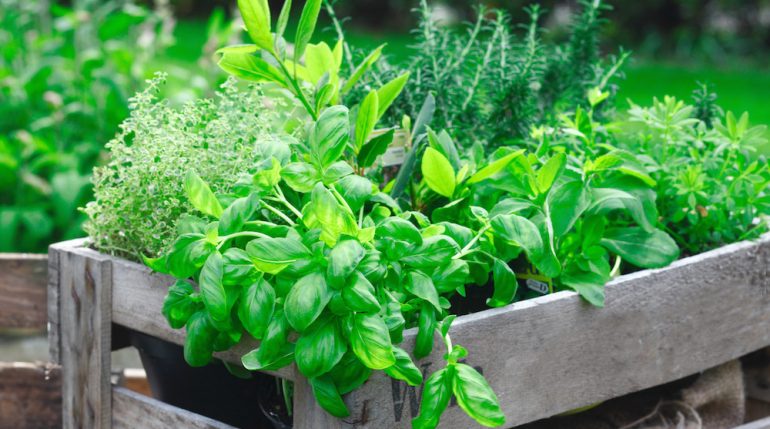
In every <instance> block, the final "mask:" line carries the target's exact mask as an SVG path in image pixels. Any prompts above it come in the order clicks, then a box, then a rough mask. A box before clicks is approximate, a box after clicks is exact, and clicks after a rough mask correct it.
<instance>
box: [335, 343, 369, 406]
mask: <svg viewBox="0 0 770 429" xmlns="http://www.w3.org/2000/svg"><path fill="white" fill-rule="evenodd" d="M329 374H330V375H331V376H332V379H333V380H334V384H335V385H336V386H337V390H338V391H339V392H340V395H345V394H347V393H350V392H352V391H354V390H356V389H358V388H359V387H361V385H363V384H364V383H365V382H366V380H368V379H369V376H370V375H371V374H372V370H371V369H369V368H367V367H366V366H364V365H363V364H362V363H361V361H360V360H358V358H357V357H356V355H355V353H353V351H352V350H348V351H347V352H346V353H345V355H344V356H343V357H342V359H341V360H340V361H339V362H338V363H337V365H336V366H335V367H334V369H332V370H331V372H330V373H329Z"/></svg>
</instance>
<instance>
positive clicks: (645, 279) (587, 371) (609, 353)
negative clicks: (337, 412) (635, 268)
mask: <svg viewBox="0 0 770 429" xmlns="http://www.w3.org/2000/svg"><path fill="white" fill-rule="evenodd" d="M768 264H770V239H768V237H764V238H762V239H761V240H759V241H758V242H756V243H750V242H746V243H738V244H735V245H730V246H726V247H724V248H721V249H718V250H715V251H712V252H708V253H705V254H702V255H699V256H695V257H691V258H687V259H683V260H681V261H678V262H676V263H674V264H673V265H672V266H670V267H668V268H664V269H660V270H648V271H642V272H638V273H635V274H631V275H627V276H623V277H620V278H618V279H616V280H615V281H613V282H612V283H611V284H609V285H608V286H607V306H606V308H604V309H597V308H592V307H591V306H589V305H587V304H586V303H585V302H583V301H582V300H581V299H580V298H579V297H578V296H577V295H576V294H574V293H570V292H560V293H557V294H554V295H550V296H546V297H543V298H540V299H535V300H531V301H526V302H521V303H516V304H514V305H511V306H508V307H505V308H500V309H492V310H487V311H483V312H480V313H475V314H472V315H468V316H463V317H459V318H458V319H457V320H456V321H455V323H454V325H453V327H452V330H451V332H450V334H451V337H452V339H453V341H454V343H455V344H461V345H463V346H465V347H466V348H467V349H468V350H469V351H470V355H469V356H468V361H467V363H468V364H470V365H472V366H475V367H478V368H480V369H481V370H482V371H483V373H484V375H485V376H486V378H487V379H488V380H489V381H490V383H491V385H492V387H493V389H494V390H495V392H496V393H497V395H498V397H499V399H500V402H501V405H502V408H503V412H504V413H505V415H506V416H507V423H506V427H511V426H516V425H520V424H524V423H527V422H530V421H533V420H537V419H540V418H545V417H549V416H552V415H555V414H558V413H562V412H565V411H568V410H572V409H575V408H578V407H582V406H586V405H589V404H593V403H596V402H600V401H604V400H607V399H610V398H613V397H618V396H621V395H624V394H627V393H631V392H635V391H639V390H642V389H645V388H648V387H652V386H657V385H660V384H664V383H666V382H669V381H672V380H677V379H679V378H682V377H685V376H688V375H691V374H694V373H697V372H699V371H702V370H704V369H706V368H711V367H714V366H717V365H719V364H721V363H724V362H727V361H729V360H732V359H735V358H737V357H739V356H742V355H745V354H747V353H749V352H752V351H754V350H758V349H760V348H762V347H764V346H767V345H769V344H770V293H769V292H770V276H768ZM415 334H416V332H415V331H414V330H412V331H409V332H407V333H406V335H405V341H406V343H405V346H406V347H405V348H406V349H407V350H411V348H412V344H413V342H414V338H415ZM443 353H444V351H443V350H440V349H439V350H437V351H436V352H434V354H433V355H432V356H431V357H429V358H427V359H425V360H423V361H422V362H420V363H419V364H420V365H421V366H422V367H423V368H424V369H427V371H425V372H426V375H427V373H432V372H433V371H435V370H436V369H438V368H440V367H441V366H442V365H443V364H442V359H441V356H442V354H443ZM426 367H427V368H426ZM418 399H419V392H418V391H416V390H412V389H407V388H406V386H404V385H403V384H400V383H394V382H392V381H391V380H390V379H387V378H386V377H384V376H382V374H377V375H375V376H373V377H372V379H370V381H369V382H367V383H366V384H365V385H364V386H363V388H362V389H361V390H359V391H356V392H353V393H352V394H351V395H349V397H348V398H347V402H348V403H349V406H350V407H351V412H352V413H353V417H352V420H351V423H350V424H349V426H348V427H355V428H376V429H382V428H393V429H396V428H398V429H400V428H404V429H405V428H408V427H409V421H410V420H411V418H412V416H413V414H414V411H416V409H415V407H413V405H414V404H416V403H417V400H418ZM364 410H365V412H364ZM440 427H442V428H458V429H459V428H463V429H464V428H471V427H478V425H476V424H475V423H474V422H473V421H471V420H470V419H469V418H468V417H466V416H465V415H464V413H463V412H462V411H461V410H460V409H459V408H458V407H457V406H453V407H450V408H449V409H448V410H447V412H446V413H445V414H444V416H443V418H442V420H441V425H440Z"/></svg>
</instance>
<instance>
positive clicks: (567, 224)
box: [546, 181, 591, 238]
mask: <svg viewBox="0 0 770 429" xmlns="http://www.w3.org/2000/svg"><path fill="white" fill-rule="evenodd" d="M590 203H591V198H590V195H589V194H588V192H586V190H585V186H584V184H583V182H580V181H573V182H568V183H565V184H564V185H561V186H559V187H558V188H554V189H552V190H551V192H550V193H549V194H548V197H547V198H546V204H547V205H548V208H549V213H550V216H549V221H550V222H551V225H553V234H554V238H559V237H561V236H563V235H564V234H566V233H567V232H569V231H570V230H571V229H572V227H573V226H574V225H575V222H577V220H578V218H580V215H582V214H583V212H584V211H586V209H587V208H588V206H589V204H590Z"/></svg>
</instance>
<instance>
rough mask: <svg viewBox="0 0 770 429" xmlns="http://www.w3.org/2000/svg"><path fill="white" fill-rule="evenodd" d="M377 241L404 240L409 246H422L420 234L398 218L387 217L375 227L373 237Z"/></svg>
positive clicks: (412, 226)
mask: <svg viewBox="0 0 770 429" xmlns="http://www.w3.org/2000/svg"><path fill="white" fill-rule="evenodd" d="M374 236H375V237H376V238H378V239H391V240H404V241H407V242H409V243H411V244H415V245H418V246H420V245H422V234H420V230H419V229H417V227H416V226H414V225H413V224H412V223H411V222H409V221H408V220H406V219H402V218H400V217H389V218H386V219H385V220H383V221H382V222H381V223H380V224H379V225H377V232H376V233H375V235H374Z"/></svg>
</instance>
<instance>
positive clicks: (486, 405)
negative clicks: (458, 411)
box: [452, 363, 505, 427]
mask: <svg viewBox="0 0 770 429" xmlns="http://www.w3.org/2000/svg"><path fill="white" fill-rule="evenodd" d="M452 392H453V393H454V395H455V398H457V405H459V406H460V408H462V409H463V411H465V412H466V413H467V414H468V415H469V416H471V417H472V418H473V419H474V420H476V421H477V422H478V423H479V424H481V425H484V426H488V427H497V426H502V425H503V423H505V415H503V412H502V411H501V410H500V402H499V401H498V399H497V395H495V392H494V391H492V388H491V387H489V383H487V380H485V379H484V377H483V376H482V375H481V374H479V372H478V371H476V370H475V369H473V368H472V367H470V366H468V365H465V364H462V363H458V364H456V365H455V372H454V374H453V376H452Z"/></svg>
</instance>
